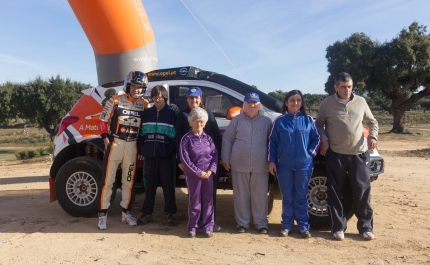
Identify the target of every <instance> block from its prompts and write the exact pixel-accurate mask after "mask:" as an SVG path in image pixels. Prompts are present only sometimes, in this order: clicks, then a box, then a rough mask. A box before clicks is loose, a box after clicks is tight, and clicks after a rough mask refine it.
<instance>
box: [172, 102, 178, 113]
mask: <svg viewBox="0 0 430 265" xmlns="http://www.w3.org/2000/svg"><path fill="white" fill-rule="evenodd" d="M170 108H172V110H174V111H179V109H178V106H176V104H173V103H171V104H170Z"/></svg>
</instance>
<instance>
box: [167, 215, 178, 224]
mask: <svg viewBox="0 0 430 265" xmlns="http://www.w3.org/2000/svg"><path fill="white" fill-rule="evenodd" d="M167 225H168V226H177V225H178V223H177V222H176V218H175V216H174V215H173V214H168V215H167Z"/></svg>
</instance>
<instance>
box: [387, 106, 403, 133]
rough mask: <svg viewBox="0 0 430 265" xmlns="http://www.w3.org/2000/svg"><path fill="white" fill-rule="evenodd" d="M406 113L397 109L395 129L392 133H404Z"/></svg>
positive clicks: (394, 119) (394, 118) (394, 113)
mask: <svg viewBox="0 0 430 265" xmlns="http://www.w3.org/2000/svg"><path fill="white" fill-rule="evenodd" d="M404 118H405V111H404V110H403V109H396V110H394V111H393V128H392V129H391V131H390V132H392V133H404V132H405V128H404V127H403V124H404V122H405V119H404Z"/></svg>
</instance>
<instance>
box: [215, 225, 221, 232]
mask: <svg viewBox="0 0 430 265" xmlns="http://www.w3.org/2000/svg"><path fill="white" fill-rule="evenodd" d="M220 231H221V226H219V225H217V224H214V232H220Z"/></svg>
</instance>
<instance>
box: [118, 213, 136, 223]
mask: <svg viewBox="0 0 430 265" xmlns="http://www.w3.org/2000/svg"><path fill="white" fill-rule="evenodd" d="M121 221H122V222H123V223H124V224H127V225H137V222H136V218H134V217H133V216H131V214H130V212H126V213H125V212H122V218H121Z"/></svg>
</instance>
